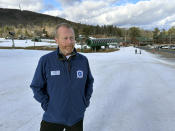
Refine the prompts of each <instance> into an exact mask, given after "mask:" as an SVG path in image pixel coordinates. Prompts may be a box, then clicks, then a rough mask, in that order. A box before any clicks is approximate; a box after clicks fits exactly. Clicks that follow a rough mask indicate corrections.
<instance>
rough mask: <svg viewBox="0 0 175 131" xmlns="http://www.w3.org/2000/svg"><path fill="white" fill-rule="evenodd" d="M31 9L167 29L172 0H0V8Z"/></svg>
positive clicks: (174, 8) (174, 16) (172, 22)
mask: <svg viewBox="0 0 175 131" xmlns="http://www.w3.org/2000/svg"><path fill="white" fill-rule="evenodd" d="M19 4H20V6H21V8H22V10H31V11H35V12H39V13H43V14H48V15H52V16H58V17H61V18H64V19H67V20H70V21H73V22H78V23H83V24H89V25H114V26H118V27H127V28H129V27H131V26H136V27H140V28H143V29H154V28H155V27H158V28H160V29H163V28H164V29H168V28H170V27H172V26H175V0H0V8H16V9H19Z"/></svg>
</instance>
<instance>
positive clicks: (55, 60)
mask: <svg viewBox="0 0 175 131" xmlns="http://www.w3.org/2000/svg"><path fill="white" fill-rule="evenodd" d="M55 32H56V33H55V40H56V43H57V44H58V49H57V50H56V51H53V52H51V53H48V54H46V55H44V56H42V57H41V58H40V60H39V62H38V66H37V68H36V71H35V74H34V77H33V80H32V83H31V85H30V87H31V88H32V90H33V93H34V98H35V99H36V100H37V101H38V102H39V103H41V107H42V109H43V110H44V114H43V117H42V121H41V125H40V131H64V130H66V131H83V119H84V113H85V110H86V108H87V107H88V106H89V104H90V98H91V95H92V92H93V82H94V79H93V76H92V74H91V71H90V67H89V63H88V59H87V58H86V57H85V56H83V55H81V54H79V53H77V52H76V49H75V48H74V45H75V34H74V30H73V28H72V27H71V26H70V25H69V24H66V23H61V24H59V25H58V26H57V27H56V31H55Z"/></svg>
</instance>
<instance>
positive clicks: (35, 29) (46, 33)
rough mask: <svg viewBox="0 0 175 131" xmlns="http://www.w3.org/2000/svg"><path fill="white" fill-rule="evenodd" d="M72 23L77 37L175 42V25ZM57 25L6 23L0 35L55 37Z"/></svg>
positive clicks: (161, 42)
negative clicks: (128, 25)
mask: <svg viewBox="0 0 175 131" xmlns="http://www.w3.org/2000/svg"><path fill="white" fill-rule="evenodd" d="M70 24H72V26H73V28H74V30H75V35H76V39H78V37H79V35H83V36H85V37H89V36H92V37H96V38H107V37H108V38H109V37H115V38H121V39H123V40H124V41H130V42H131V43H135V42H137V41H138V39H137V38H138V37H142V38H147V39H150V40H152V41H153V42H154V43H156V44H172V43H175V26H173V27H171V28H169V29H168V30H165V29H161V30H160V29H159V28H155V29H154V30H152V31H151V30H144V29H141V28H139V27H130V28H119V27H117V26H113V25H103V26H99V25H96V26H93V25H85V24H76V23H70ZM55 27H56V25H53V24H41V25H40V26H39V25H25V26H24V25H22V24H19V25H17V26H14V25H5V26H1V27H0V37H7V36H9V32H15V37H16V38H17V37H19V36H21V35H22V36H25V37H27V38H32V37H35V36H40V37H43V38H51V39H52V38H54V29H55Z"/></svg>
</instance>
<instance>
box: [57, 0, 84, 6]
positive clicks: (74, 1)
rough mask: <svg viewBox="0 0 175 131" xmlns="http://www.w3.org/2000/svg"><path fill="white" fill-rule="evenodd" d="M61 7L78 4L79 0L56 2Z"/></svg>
mask: <svg viewBox="0 0 175 131" xmlns="http://www.w3.org/2000/svg"><path fill="white" fill-rule="evenodd" d="M57 1H58V2H59V3H61V5H62V6H67V5H72V4H74V3H80V2H81V0H57Z"/></svg>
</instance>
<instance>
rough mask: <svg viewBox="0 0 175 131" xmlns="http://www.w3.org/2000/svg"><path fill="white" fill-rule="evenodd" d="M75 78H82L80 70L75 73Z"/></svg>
mask: <svg viewBox="0 0 175 131" xmlns="http://www.w3.org/2000/svg"><path fill="white" fill-rule="evenodd" d="M77 78H83V71H81V70H78V71H77Z"/></svg>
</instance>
